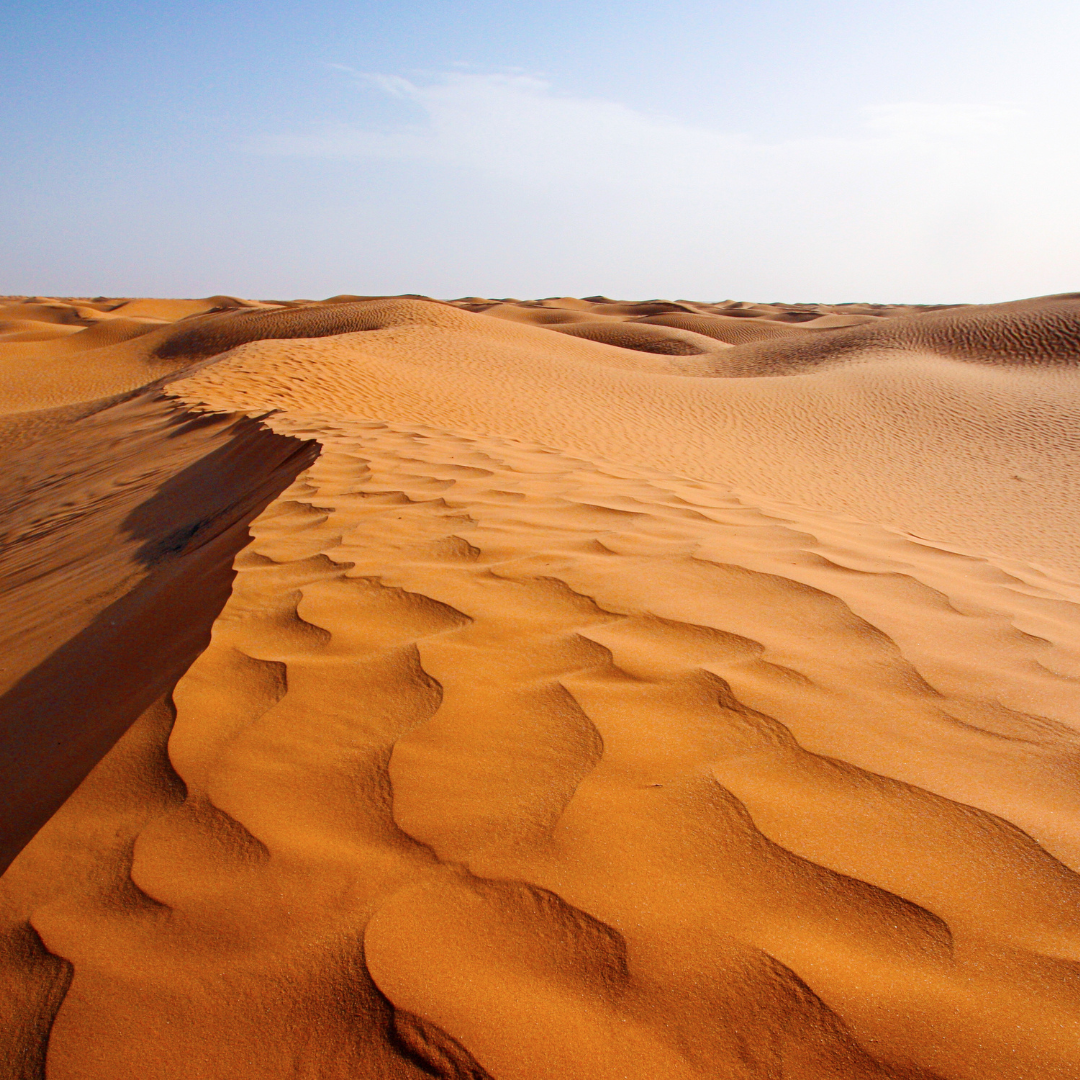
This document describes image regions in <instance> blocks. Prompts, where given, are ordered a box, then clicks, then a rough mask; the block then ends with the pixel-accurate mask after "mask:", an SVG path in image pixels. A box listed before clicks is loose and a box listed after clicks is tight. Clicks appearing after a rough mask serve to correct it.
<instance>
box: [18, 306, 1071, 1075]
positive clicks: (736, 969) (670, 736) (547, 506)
mask: <svg viewBox="0 0 1080 1080" xmlns="http://www.w3.org/2000/svg"><path fill="white" fill-rule="evenodd" d="M170 305H172V306H170ZM185 305H186V306H185ZM65 311H70V312H72V313H73V314H65ZM95 313H96V314H95ZM0 314H2V317H3V319H5V320H8V323H10V324H14V325H17V326H18V327H20V328H19V329H14V330H12V331H10V333H11V335H12V336H11V337H9V338H6V339H0V365H2V367H0V370H3V371H4V372H5V373H6V376H7V378H6V389H5V391H4V393H5V400H6V401H7V407H8V410H9V412H8V415H7V416H6V417H3V418H2V419H0V424H2V425H3V426H2V427H0V438H2V439H3V444H4V446H5V460H6V463H7V468H6V470H5V473H4V484H5V485H6V486H5V487H4V488H3V490H2V491H0V498H2V500H3V505H4V507H5V511H6V513H5V518H4V530H5V544H4V556H3V558H4V560H5V570H6V572H7V573H8V575H9V577H8V579H7V580H8V581H9V582H10V583H9V584H8V587H7V589H6V590H5V602H6V607H5V610H6V612H7V622H6V633H7V642H6V646H5V648H6V655H8V656H11V657H14V658H16V659H15V661H14V662H13V664H11V665H9V668H8V670H7V671H6V672H5V677H6V679H7V683H6V686H7V688H8V689H7V690H6V692H5V694H4V697H3V702H4V704H5V706H8V707H9V708H8V712H7V714H6V716H7V717H8V718H7V719H5V726H4V729H3V731H4V738H5V739H6V742H5V743H4V744H3V745H4V749H3V751H2V753H0V757H2V758H3V759H4V760H3V762H2V764H3V765H4V767H6V768H7V769H8V773H7V774H6V777H7V781H6V785H5V790H6V791H7V792H11V793H13V797H12V798H11V799H10V800H9V803H8V805H7V807H6V812H5V828H6V834H7V837H8V843H9V845H10V850H12V851H14V850H17V849H18V847H20V846H21V845H22V844H23V843H24V842H25V840H26V839H27V836H28V834H29V832H31V831H33V829H34V828H37V827H38V826H39V825H40V824H41V822H42V821H43V820H44V817H45V816H47V815H48V814H49V813H50V812H51V811H53V810H54V809H55V808H56V807H57V806H58V805H59V802H60V801H61V800H62V799H63V798H64V796H66V795H68V793H69V792H70V791H71V789H72V788H73V787H74V786H75V784H77V783H78V781H79V780H80V779H81V778H82V776H83V775H85V773H86V771H87V769H89V767H90V766H91V765H92V764H93V762H94V760H96V759H97V758H99V757H100V761H99V762H98V764H97V765H96V767H95V768H93V771H91V772H90V773H89V775H87V776H86V778H85V779H84V780H83V781H82V783H81V784H79V786H78V788H77V790H74V792H73V793H71V794H70V797H68V798H67V799H66V801H65V802H64V803H63V805H62V806H59V809H55V813H52V816H51V817H50V818H49V820H48V822H47V823H46V824H44V825H43V827H41V828H40V831H38V832H37V835H36V836H35V837H34V838H33V840H32V841H30V842H29V843H28V844H27V845H26V846H25V848H24V849H23V850H22V852H21V854H19V855H18V857H17V858H16V859H15V860H14V862H12V864H11V866H10V868H9V869H8V870H7V872H6V874H5V875H4V877H3V878H2V879H0V929H2V937H0V942H2V944H0V985H2V986H3V991H0V992H3V993H4V994H5V995H6V1000H7V1001H8V1002H9V1008H8V1010H7V1013H6V1017H5V1019H4V1020H3V1021H0V1045H3V1047H4V1051H3V1053H0V1061H3V1062H5V1063H6V1064H5V1065H0V1076H5V1077H12V1078H16V1077H18V1078H20V1080H21V1078H23V1077H34V1076H48V1077H50V1078H59V1080H66V1078H71V1080H76V1078H78V1080H97V1078H101V1080H106V1078H108V1080H113V1078H115V1077H119V1076H145V1077H149V1078H161V1080H165V1078H170V1080H171V1078H174V1077H175V1078H178V1077H185V1078H186V1077H191V1076H198V1077H206V1078H217V1077H220V1078H222V1080H225V1078H232V1077H236V1076H251V1077H268V1078H269V1077H280V1078H286V1077H320V1078H321V1077H342V1078H344V1077H350V1078H351V1077H357V1076H363V1077H386V1078H395V1080H397V1078H402V1080H404V1078H416V1080H419V1078H422V1077H431V1076H438V1077H444V1078H454V1080H460V1078H473V1080H479V1078H482V1077H493V1078H497V1080H502V1078H507V1080H540V1078H544V1080H547V1078H556V1077H557V1078H562V1077H596V1078H611V1080H615V1078H617V1077H618V1078H622V1077H635V1078H637V1077H640V1078H642V1080H645V1078H649V1080H654V1078H657V1077H672V1078H684V1077H685V1078H696V1077H697V1078H705V1077H708V1078H715V1077H724V1078H728V1077H731V1078H736V1077H739V1078H747V1080H751V1078H753V1080H757V1078H766V1077H770V1078H771V1077H780V1076H783V1077H792V1078H805V1080H818V1078H827V1077H835V1078H837V1080H840V1078H845V1080H846V1078H852V1077H867V1078H869V1077H888V1078H894V1080H932V1078H941V1080H954V1078H955V1080H968V1078H971V1080H985V1078H987V1077H994V1078H995V1080H998V1078H1000V1080H1028V1078H1032V1077H1040V1078H1053V1080H1072V1078H1075V1077H1077V1076H1080V983H1078V982H1077V971H1078V965H1080V786H1078V784H1077V780H1076V776H1077V771H1076V770H1077V761H1078V759H1080V708H1078V686H1080V549H1078V547H1077V543H1076V540H1075V537H1076V536H1077V524H1078V522H1077V520H1076V519H1077V509H1076V508H1077V506H1078V502H1077V499H1076V492H1075V490H1074V488H1075V485H1076V482H1077V481H1076V480H1075V479H1074V477H1075V462H1076V454H1077V449H1078V448H1080V376H1078V375H1077V373H1076V370H1075V362H1076V360H1077V358H1078V355H1080V353H1078V349H1077V341H1078V340H1080V338H1078V334H1080V331H1078V330H1077V327H1080V301H1078V299H1077V298H1076V297H1075V296H1066V297H1051V298H1041V299H1038V300H1034V301H1025V302H1022V303H1020V304H1016V305H998V306H996V307H992V308H974V307H967V308H941V309H932V310H931V309H927V310H921V311H920V310H914V309H910V308H900V307H897V308H880V307H873V306H871V305H840V306H836V307H827V306H824V305H809V304H806V305H777V304H759V305H753V304H734V303H731V302H725V303H721V304H699V303H692V302H688V301H671V302H669V301H647V302H644V303H630V302H616V301H611V300H608V299H607V298H604V297H590V298H585V299H574V298H555V299H548V300H542V301H515V300H500V301H494V300H486V299H484V298H479V297H468V298H464V299H462V300H457V301H450V302H445V301H440V302H436V301H431V300H427V299H425V298H419V297H410V298H384V297H373V298H364V297H355V296H348V295H342V296H339V297H335V298H332V299H331V300H329V301H323V302H311V301H303V302H291V303H288V304H284V303H271V302H264V303H261V304H255V303H253V302H246V301H240V300H237V299H235V298H231V297H212V298H210V299H208V300H206V301H176V302H161V301H123V302H121V301H119V300H116V301H106V300H101V299H98V300H94V301H59V300H51V299H49V298H27V299H26V300H25V301H19V300H18V299H17V298H16V299H14V300H10V301H9V302H8V304H7V307H6V308H5V310H4V311H3V313H0ZM38 316H40V318H39V317H38ZM65 320H68V321H65ZM8 323H5V325H8ZM28 324H33V325H29V329H28V328H27V326H28ZM35 326H42V327H45V326H51V327H62V328H64V329H65V331H66V330H67V329H68V328H74V329H72V330H71V332H66V333H64V334H63V335H62V336H61V335H56V336H53V337H50V336H48V333H47V332H43V334H44V336H42V337H40V338H38V339H33V338H28V337H25V336H23V335H26V334H28V333H29V334H33V333H36V332H37V331H36V330H35V328H34V327H35ZM113 327H116V330H115V331H113V330H112V328H113ZM742 328H745V331H744V330H743V329H742ZM110 332H112V333H113V335H114V336H110ZM84 335H96V336H94V337H89V338H85V337H84ZM740 335H741V336H740ZM80 338H83V339H84V341H83V344H81V345H77V344H76V342H77V341H78V340H79V339H80ZM35 348H36V349H37V352H33V351H32V350H33V349H35ZM5 350H12V351H10V352H5ZM139 380H142V381H141V382H140V381H139ZM316 454H317V457H316V456H315V455H316ZM245 529H247V530H249V532H250V537H248V535H247V534H246V533H245V531H244V530H245ZM234 575H235V576H234ZM115 613H119V614H120V617H119V618H115V619H114V614H115ZM136 717H137V718H136ZM132 721H134V722H132ZM129 724H130V727H128V725H129ZM125 729H126V733H125ZM114 740H117V741H115V745H114V746H112V749H111V750H108V747H109V745H110V744H111V743H112V742H113V741H114ZM106 750H108V752H107V753H106ZM102 755H103V756H102ZM19 784H21V785H22V786H21V787H19V786H18V785H19ZM50 800H51V801H50ZM35 807H36V808H37V809H34V808H35ZM31 811H32V812H31ZM35 815H36V816H35ZM5 1068H6V1070H7V1071H6V1072H4V1071H3V1069H5Z"/></svg>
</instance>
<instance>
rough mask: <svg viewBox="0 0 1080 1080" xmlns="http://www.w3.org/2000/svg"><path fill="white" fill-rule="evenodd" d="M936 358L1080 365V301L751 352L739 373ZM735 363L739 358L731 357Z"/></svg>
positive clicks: (905, 321)
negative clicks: (888, 357)
mask: <svg viewBox="0 0 1080 1080" xmlns="http://www.w3.org/2000/svg"><path fill="white" fill-rule="evenodd" d="M880 349H891V350H908V351H923V352H933V353H936V354H938V355H940V356H950V357H956V358H958V359H963V360H977V361H982V362H984V363H989V364H1041V365H1048V366H1073V365H1075V364H1076V363H1077V362H1078V361H1080V294H1077V293H1067V294H1063V295H1060V296H1045V297H1038V298H1036V299H1033V300H1021V301H1018V302H1016V303H1010V304H993V305H983V306H972V307H963V308H956V309H953V310H948V311H938V312H928V313H926V314H920V315H904V316H897V317H894V318H888V319H880V320H874V321H871V322H867V323H864V324H863V325H861V326H855V327H850V328H844V329H837V330H832V331H825V330H823V331H821V332H820V334H815V335H814V336H799V337H797V338H792V339H789V340H785V341H784V342H776V343H770V344H768V345H765V344H762V345H758V346H756V347H751V348H747V349H745V350H744V351H743V353H742V354H741V355H740V357H739V358H738V361H737V363H738V364H739V369H738V370H739V372H740V374H747V375H750V374H754V375H757V374H762V375H764V374H783V373H785V372H788V371H796V370H802V369H804V368H808V367H814V366H817V365H820V364H826V363H830V362H832V361H836V360H843V359H846V358H849V357H852V356H856V355H858V354H864V353H867V352H871V351H874V350H880ZM733 359H734V358H733Z"/></svg>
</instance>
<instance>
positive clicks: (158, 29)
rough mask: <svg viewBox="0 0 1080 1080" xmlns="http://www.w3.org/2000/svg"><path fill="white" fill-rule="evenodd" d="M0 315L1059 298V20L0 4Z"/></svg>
mask: <svg viewBox="0 0 1080 1080" xmlns="http://www.w3.org/2000/svg"><path fill="white" fill-rule="evenodd" d="M0 43H2V44H0V140H2V141H0V146H2V147H3V153H2V155H0V215H2V216H0V230H2V232H0V293H3V294H18V295H25V294H31V295H52V296H95V295H108V296H206V295H212V294H218V293H227V294H232V295H238V296H247V297H256V298H261V299H274V298H280V299H285V298H289V299H292V298H297V297H309V298H313V299H314V298H321V297H326V296H331V295H336V294H340V293H355V294H361V295H371V294H397V293H403V292H408V293H421V294H425V295H430V296H436V297H445V298H452V297H461V296H471V295H478V296H492V297H511V296H512V297H518V298H528V297H541V296H562V295H577V296H583V295H593V294H597V293H600V294H604V295H608V296H613V297H619V298H624V299H651V298H657V297H665V298H669V299H676V298H686V299H696V300H703V301H717V300H724V299H736V300H754V301H762V302H770V301H773V302H775V301H782V302H788V303H798V302H822V303H844V302H877V303H964V302H967V303H985V302H995V301H1001V300H1010V299H1018V298H1020V297H1025V296H1036V295H1043V294H1047V293H1054V292H1065V291H1074V290H1078V289H1080V197H1078V196H1080V63H1077V60H1076V56H1077V46H1078V43H1080V5H1078V4H1076V3H1075V0H1068V2H1064V0H1028V2H1020V0H983V2H981V3H975V2H970V0H934V2H930V0H905V2H894V0H877V2H875V3H867V2H865V0H863V2H855V0H832V2H830V0H755V2H750V0H742V2H739V3H732V2H729V0H711V2H705V0H670V2H668V3H666V4H660V3H656V2H650V3H645V2H639V0H625V2H622V3H618V4H615V3H607V2H591V0H576V2H573V3H570V2H563V0H551V2H547V3H536V2H533V0H517V2H515V3H513V4H508V3H506V2H505V0H500V2H498V3H496V2H494V0H474V2H464V0H412V2H410V3H407V4H405V3H396V2H393V0H384V2H381V3H345V2H341V0H309V2H307V3H305V4H299V3H291V2H284V0H260V2H259V3H254V2H251V0H223V2H215V3H211V2H206V0H187V2H185V3H183V4H180V3H175V2H173V0H159V2H157V3H154V4H150V3H132V2H127V3H110V2H108V0H104V2H101V0H99V2H97V3H94V4H91V3H87V2H85V0H65V2H63V3H59V2H56V0H40V2H38V3H35V4H19V5H17V4H14V3H9V4H7V5H4V6H3V7H2V8H0Z"/></svg>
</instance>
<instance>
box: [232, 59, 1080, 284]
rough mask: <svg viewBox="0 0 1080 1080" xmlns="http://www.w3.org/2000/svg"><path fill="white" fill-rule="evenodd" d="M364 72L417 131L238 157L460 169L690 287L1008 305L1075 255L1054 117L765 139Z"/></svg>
mask: <svg viewBox="0 0 1080 1080" xmlns="http://www.w3.org/2000/svg"><path fill="white" fill-rule="evenodd" d="M352 74H353V76H354V78H355V79H356V81H357V84H358V86H359V87H361V88H362V89H363V90H364V91H365V92H367V93H369V94H370V93H373V94H376V95H378V96H379V97H381V98H383V99H384V100H386V101H396V102H399V103H401V104H402V105H404V106H405V107H406V110H405V111H406V118H405V119H403V120H402V121H401V122H400V123H398V124H396V125H391V126H390V127H389V129H385V128H384V129H383V130H375V129H373V128H372V127H366V126H364V125H361V124H338V125H332V126H329V125H328V126H323V127H320V128H318V129H308V130H306V131H301V132H293V133H287V134H276V135H265V136H261V137H259V138H256V139H253V140H252V141H251V142H250V143H249V144H248V145H247V147H246V149H248V150H249V151H252V152H257V153H261V154H271V155H287V156H292V157H301V158H309V159H339V160H342V159H344V160H356V161H358V162H363V161H368V162H374V161H382V162H396V163H399V167H401V168H407V169H409V170H411V171H413V172H414V173H416V174H417V175H422V174H423V172H424V171H425V170H426V171H428V172H430V173H432V182H439V183H446V182H447V179H446V177H447V170H450V173H452V174H455V175H456V176H457V180H456V181H450V182H456V183H468V182H469V178H470V177H472V178H473V181H474V182H478V183H482V184H489V185H495V187H496V188H497V189H498V190H499V191H500V192H501V193H502V194H503V195H504V197H505V198H508V199H514V198H519V199H521V200H522V213H523V214H528V213H532V214H534V215H535V216H537V217H538V218H540V219H541V220H542V219H543V218H544V217H545V215H548V214H550V213H552V211H553V207H556V206H557V207H560V208H561V211H560V212H561V213H562V214H563V215H567V216H570V217H575V216H576V218H577V219H579V221H580V230H579V233H580V237H581V243H582V244H583V245H584V246H586V247H590V246H591V247H594V248H595V247H596V246H597V245H600V246H606V247H607V249H608V250H609V251H610V252H611V253H612V257H618V258H625V257H627V249H628V245H627V243H626V234H627V233H630V234H632V235H633V236H634V237H635V239H636V240H637V241H638V243H637V244H636V250H639V251H641V250H643V245H644V246H647V247H648V250H649V255H648V258H649V259H651V263H652V265H653V266H657V265H663V266H672V267H675V266H682V267H684V268H685V271H686V274H687V276H688V277H692V276H693V274H694V273H697V272H700V271H704V270H705V268H706V267H707V266H708V265H709V263H710V261H713V262H715V259H716V258H717V253H723V256H724V257H725V258H727V259H730V258H732V257H733V253H734V255H737V257H739V258H740V259H742V260H743V262H744V264H745V265H747V266H750V267H756V268H757V271H755V274H757V276H761V274H763V273H764V272H765V270H766V268H767V267H768V266H770V265H771V266H772V267H774V271H773V280H777V281H780V282H784V281H788V280H791V281H801V282H806V283H807V284H808V285H809V284H810V283H811V282H813V281H814V280H817V281H822V282H829V283H830V284H828V285H826V289H827V290H828V291H831V290H832V289H833V288H838V287H839V288H844V289H848V288H851V287H853V286H854V285H855V284H856V283H858V282H859V281H860V280H862V281H871V282H874V283H875V284H876V285H877V288H882V287H884V288H886V289H894V290H898V291H897V292H894V293H893V295H894V296H896V295H901V294H907V295H909V296H910V295H911V294H912V286H913V284H914V283H915V282H916V281H917V280H921V281H922V282H929V283H930V287H931V288H934V289H937V288H941V287H942V286H946V287H947V286H948V284H949V283H950V282H954V283H955V284H954V285H953V287H952V288H951V289H949V290H948V292H949V294H950V295H957V294H958V292H959V291H961V289H962V288H963V290H964V291H966V290H967V288H969V287H970V285H971V284H972V283H974V284H975V287H976V288H982V289H985V288H991V289H1000V290H1003V295H1006V296H1007V295H1009V294H1010V289H1009V284H1008V282H1009V280H1010V275H1011V276H1012V277H1020V276H1023V274H1026V278H1025V280H1030V281H1032V282H1033V283H1034V282H1035V281H1036V280H1043V279H1045V280H1056V279H1055V278H1054V277H1053V275H1054V274H1055V273H1057V274H1059V276H1061V275H1064V273H1065V267H1066V266H1067V265H1068V264H1069V262H1070V260H1071V258H1072V251H1073V250H1075V245H1076V242H1077V240H1080V214H1078V213H1077V211H1076V210H1075V209H1074V208H1073V201H1072V198H1071V196H1070V195H1069V194H1068V192H1069V190H1070V188H1071V189H1075V185H1076V182H1077V181H1078V180H1080V164H1078V162H1077V159H1076V154H1075V152H1073V151H1072V150H1070V149H1069V146H1068V139H1067V138H1065V135H1064V133H1062V136H1061V137H1060V138H1055V137H1054V135H1053V134H1052V132H1051V127H1052V126H1053V125H1052V124H1050V123H1049V122H1048V121H1049V120H1050V118H1042V117H1031V116H1030V115H1028V114H1027V113H1026V112H1025V111H1024V110H1022V109H1019V108H1016V107H1014V106H1012V105H1009V104H994V103H990V104H983V103H970V104H963V103H961V104H956V103H944V104H939V103H926V102H909V103H890V104H880V105H874V106H868V107H866V108H864V109H862V110H861V114H860V124H859V126H858V129H857V130H853V131H852V132H851V134H850V135H847V136H844V137H833V138H800V137H795V138H791V139H786V140H782V141H776V142H766V141H762V140H755V139H753V138H750V137H748V136H747V135H744V134H741V133H738V132H732V131H725V130H723V129H721V128H718V127H717V128H711V127H704V126H700V125H691V124H686V123H683V122H680V121H678V120H676V119H672V118H666V117H657V116H650V115H646V114H643V113H641V112H639V111H636V110H634V109H631V108H629V107H628V106H626V105H623V104H621V103H618V102H612V101H604V100H599V99H590V98H581V97H574V96H571V95H566V94H560V93H558V92H557V91H556V89H555V88H554V87H553V86H552V85H551V84H550V83H549V82H548V81H546V80H543V79H539V78H536V77H533V76H529V75H525V74H514V73H509V74H474V73H469V72H461V71H455V72H451V73H448V74H444V75H440V76H438V77H435V78H431V79H428V80H426V81H422V80H419V79H407V78H403V77H401V76H396V75H381V74H361V73H355V72H354V73H352ZM1056 122H1057V123H1058V124H1059V125H1060V122H1061V120H1060V118H1057V121H1056ZM1072 126H1075V123H1074V122H1072ZM435 173H437V174H438V175H437V176H436V175H435ZM541 227H542V226H541ZM631 246H633V245H631ZM640 258H642V259H643V258H645V256H640ZM781 264H782V266H783V270H782V271H776V269H775V268H776V267H777V266H779V265H781ZM1010 266H1011V268H1012V270H1011V271H1010V269H1009V268H1010ZM646 269H647V267H646V266H645V265H644V263H643V264H642V272H643V273H644V271H645V270H646ZM1018 269H1019V270H1020V271H1022V272H1023V273H1022V274H1017V273H1016V272H1015V271H1017V270H1018ZM860 275H862V276H861V277H860ZM920 275H921V278H920ZM751 276H754V274H752V275H751ZM1035 287H1036V288H1037V287H1038V286H1037V285H1036V286H1035ZM804 291H807V292H808V293H816V294H817V295H821V291H820V290H819V289H814V288H813V287H812V285H810V287H809V289H806V288H805V287H804ZM860 291H862V290H860ZM1021 291H1023V290H1022V287H1021Z"/></svg>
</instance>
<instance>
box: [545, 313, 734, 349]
mask: <svg viewBox="0 0 1080 1080" xmlns="http://www.w3.org/2000/svg"><path fill="white" fill-rule="evenodd" d="M555 329H557V330H558V331H559V332H560V333H563V334H570V335H571V336H572V337H580V338H587V339H588V340H589V341H599V342H602V343H603V344H605V345H616V346H618V347H619V348H620V349H635V350H637V351H638V352H648V353H661V354H663V355H667V356H702V355H704V354H706V353H715V352H718V351H719V350H718V348H717V346H716V341H715V340H714V338H713V337H707V336H706V335H704V334H694V333H690V332H689V331H688V330H686V329H683V330H679V329H669V328H668V326H667V325H664V326H646V325H645V324H643V323H625V322H592V321H587V322H580V323H573V324H571V325H569V326H566V325H562V326H557V327H555Z"/></svg>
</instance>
